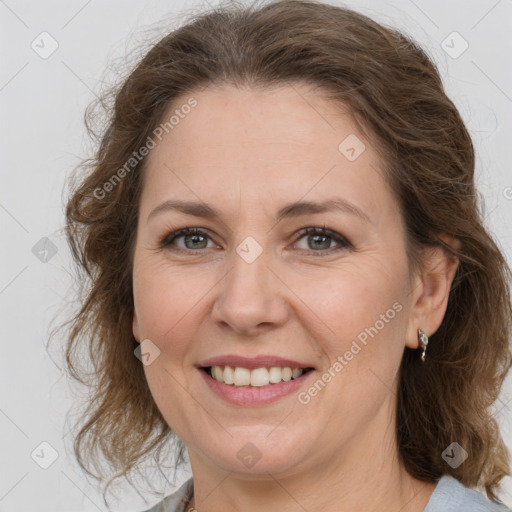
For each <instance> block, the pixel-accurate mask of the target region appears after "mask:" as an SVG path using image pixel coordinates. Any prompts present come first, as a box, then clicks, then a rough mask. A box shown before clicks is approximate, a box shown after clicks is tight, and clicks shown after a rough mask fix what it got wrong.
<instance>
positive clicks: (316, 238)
mask: <svg viewBox="0 0 512 512" xmlns="http://www.w3.org/2000/svg"><path fill="white" fill-rule="evenodd" d="M313 238H314V240H315V242H314V243H316V241H317V240H318V239H322V238H323V239H324V241H325V240H327V245H326V246H324V247H323V248H325V249H329V245H330V244H329V237H328V236H325V235H313ZM321 248H322V247H321Z"/></svg>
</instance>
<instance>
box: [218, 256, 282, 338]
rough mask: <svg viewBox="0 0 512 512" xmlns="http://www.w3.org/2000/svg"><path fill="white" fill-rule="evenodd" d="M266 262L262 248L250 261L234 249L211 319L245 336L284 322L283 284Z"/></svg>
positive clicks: (258, 333) (272, 327)
mask: <svg viewBox="0 0 512 512" xmlns="http://www.w3.org/2000/svg"><path fill="white" fill-rule="evenodd" d="M269 263H270V262H269V261H268V258H267V255H266V253H265V251H263V253H262V254H261V255H260V256H259V257H258V258H257V259H256V260H254V261H252V262H251V263H248V262H247V261H245V260H244V259H243V258H242V257H241V256H240V255H239V254H238V253H237V252H235V251H233V254H232V256H231V258H230V262H229V264H230V268H229V271H228V272H227V274H226V275H225V277H224V279H222V280H221V282H220V283H219V286H220V287H221V292H220V294H219V296H218V297H217V298H216V300H215V303H214V306H213V310H212V319H213V321H214V322H216V323H217V324H219V325H222V326H223V327H224V328H226V327H228V326H229V327H230V328H231V329H232V330H233V331H234V332H235V333H236V334H238V335H244V336H248V337H251V336H256V335H260V334H261V333H262V332H265V331H266V330H271V329H275V328H277V327H280V326H282V325H283V324H284V323H285V322H286V320H287V319H288V316H289V308H288V306H287V302H286V291H285V289H286V286H285V284H283V282H282V280H281V279H279V278H278V277H277V275H278V272H276V270H274V269H273V268H272V265H269Z"/></svg>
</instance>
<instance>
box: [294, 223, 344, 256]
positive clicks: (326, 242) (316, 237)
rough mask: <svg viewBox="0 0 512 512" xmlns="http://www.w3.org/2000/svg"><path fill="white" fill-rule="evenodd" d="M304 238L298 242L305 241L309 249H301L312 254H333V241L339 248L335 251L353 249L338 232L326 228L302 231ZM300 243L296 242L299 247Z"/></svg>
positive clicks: (309, 228) (310, 228)
mask: <svg viewBox="0 0 512 512" xmlns="http://www.w3.org/2000/svg"><path fill="white" fill-rule="evenodd" d="M300 234H301V235H302V236H300V238H299V239H298V240H301V239H303V238H304V239H305V240H306V245H307V247H299V249H303V250H306V251H312V252H317V253H319V252H322V253H325V252H328V253H331V252H333V251H332V250H329V249H333V248H332V243H333V241H334V242H336V243H337V244H338V247H337V248H334V251H339V250H342V249H347V248H349V247H351V245H350V243H349V242H348V241H347V240H346V239H345V238H343V237H342V236H341V235H338V234H337V233H336V232H334V231H331V230H329V229H326V228H325V226H324V227H323V228H319V227H308V228H306V229H304V230H303V231H301V233H300ZM297 243H298V241H297V242H295V245H297Z"/></svg>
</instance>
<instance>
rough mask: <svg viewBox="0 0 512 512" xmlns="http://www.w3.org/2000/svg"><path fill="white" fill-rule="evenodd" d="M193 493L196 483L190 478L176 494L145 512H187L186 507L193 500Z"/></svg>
mask: <svg viewBox="0 0 512 512" xmlns="http://www.w3.org/2000/svg"><path fill="white" fill-rule="evenodd" d="M193 491H194V482H193V479H192V478H189V479H188V480H187V481H186V482H185V483H184V484H182V486H181V487H180V488H179V489H178V490H177V491H176V492H174V493H173V494H170V495H169V496H167V497H165V498H164V499H163V500H162V501H160V502H159V503H157V504H156V505H154V506H153V507H151V508H150V509H149V510H146V511H145V512H187V511H186V507H187V505H188V503H189V502H190V500H191V499H192V494H193Z"/></svg>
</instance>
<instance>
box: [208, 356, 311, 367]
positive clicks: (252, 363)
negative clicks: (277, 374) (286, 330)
mask: <svg viewBox="0 0 512 512" xmlns="http://www.w3.org/2000/svg"><path fill="white" fill-rule="evenodd" d="M199 366H200V367H203V368H204V367H210V366H232V367H236V366H239V367H241V368H247V369H249V370H252V369H254V368H270V367H272V366H279V367H281V368H285V367H290V368H313V366H312V365H310V364H304V363H300V362H298V361H294V360H292V359H284V358H282V357H277V356H271V355H260V356H257V357H243V356H236V355H224V356H217V357H212V358H211V359H207V360H206V361H203V362H201V363H200V364H199Z"/></svg>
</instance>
